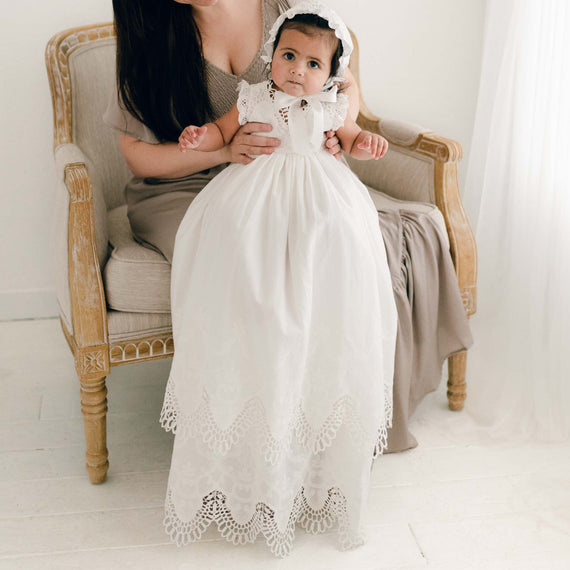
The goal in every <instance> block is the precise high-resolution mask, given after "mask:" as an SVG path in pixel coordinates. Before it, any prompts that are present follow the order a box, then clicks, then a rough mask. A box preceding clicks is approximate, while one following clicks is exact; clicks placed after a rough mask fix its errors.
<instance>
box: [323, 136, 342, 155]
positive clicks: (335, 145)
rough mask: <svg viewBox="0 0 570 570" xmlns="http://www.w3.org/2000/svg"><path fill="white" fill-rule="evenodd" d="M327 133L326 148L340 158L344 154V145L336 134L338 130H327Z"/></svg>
mask: <svg viewBox="0 0 570 570" xmlns="http://www.w3.org/2000/svg"><path fill="white" fill-rule="evenodd" d="M325 134H326V135H327V139H326V140H325V148H326V149H327V151H328V152H330V153H331V154H332V155H333V156H334V157H335V158H336V159H337V160H338V159H339V158H340V157H341V156H342V147H341V146H340V141H339V139H338V137H337V136H336V132H335V131H327V132H326V133H325Z"/></svg>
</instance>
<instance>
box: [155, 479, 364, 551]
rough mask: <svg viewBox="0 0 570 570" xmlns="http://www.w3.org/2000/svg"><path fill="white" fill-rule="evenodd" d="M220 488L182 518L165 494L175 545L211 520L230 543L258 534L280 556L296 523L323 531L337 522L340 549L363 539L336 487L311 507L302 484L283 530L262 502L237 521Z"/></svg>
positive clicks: (243, 541)
mask: <svg viewBox="0 0 570 570" xmlns="http://www.w3.org/2000/svg"><path fill="white" fill-rule="evenodd" d="M226 501H227V498H226V496H225V495H224V493H222V492H221V491H212V492H211V493H209V494H208V495H206V496H205V497H204V498H203V499H202V506H201V507H200V510H199V511H198V512H197V513H196V516H195V517H194V518H193V519H192V520H190V521H188V522H183V521H182V520H181V519H180V518H179V517H178V516H177V514H176V510H175V507H174V503H173V501H172V496H171V493H170V492H169V493H168V494H167V498H166V511H165V517H164V526H165V529H166V532H167V533H168V534H169V535H170V537H171V539H172V541H173V542H175V543H176V545H177V546H184V545H186V544H188V543H190V542H196V541H197V540H199V539H200V538H201V536H202V534H203V533H204V532H205V531H206V529H207V528H208V527H209V526H210V525H211V524H212V523H213V522H215V523H216V524H217V526H218V530H219V531H220V534H221V536H222V537H223V538H225V539H226V540H227V541H228V542H232V543H233V544H236V545H237V544H246V543H252V542H254V541H255V540H256V538H257V537H258V536H259V535H260V534H261V535H263V536H264V537H265V540H266V542H267V546H268V547H269V548H270V550H271V552H273V554H275V556H278V557H280V558H283V557H285V556H287V555H288V554H289V553H290V551H291V545H292V543H293V540H294V538H295V525H296V524H297V523H299V524H300V526H301V527H302V528H303V529H304V530H305V531H307V532H308V533H311V534H318V533H323V532H325V531H326V530H328V529H329V528H331V527H332V526H333V524H334V523H335V522H338V533H339V542H340V546H341V548H342V549H343V550H347V549H349V548H354V547H356V546H360V545H361V544H362V543H363V542H364V540H363V538H362V536H361V535H360V534H355V533H353V532H351V528H350V523H349V518H348V514H347V507H346V498H345V496H344V495H343V494H342V492H341V491H340V489H338V488H331V489H329V490H328V496H327V498H326V499H325V501H324V503H323V505H322V507H321V508H319V509H314V508H312V507H311V506H310V505H309V504H308V502H307V499H306V497H305V493H304V488H303V487H302V488H301V489H300V490H299V492H298V493H297V496H296V497H295V500H294V503H293V508H292V510H291V514H290V516H289V520H288V522H287V526H286V528H285V530H284V531H280V530H279V528H278V525H277V522H276V520H275V518H276V517H275V511H274V510H273V509H272V508H271V507H269V506H268V505H266V504H264V503H258V504H257V506H256V508H255V512H254V513H253V514H252V516H251V518H250V520H249V521H247V522H246V523H238V522H236V520H235V518H234V517H233V515H232V513H231V510H230V509H229V508H228V506H227V504H226Z"/></svg>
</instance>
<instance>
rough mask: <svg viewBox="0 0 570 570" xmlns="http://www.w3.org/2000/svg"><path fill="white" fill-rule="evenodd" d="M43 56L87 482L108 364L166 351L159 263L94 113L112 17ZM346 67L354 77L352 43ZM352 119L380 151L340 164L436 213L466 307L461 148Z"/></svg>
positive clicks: (107, 63)
mask: <svg viewBox="0 0 570 570" xmlns="http://www.w3.org/2000/svg"><path fill="white" fill-rule="evenodd" d="M46 65H47V69H48V75H49V80H50V88H51V95H52V101H53V110H54V155H55V163H56V177H57V178H56V214H55V231H56V239H55V257H56V265H57V268H56V280H57V282H56V288H57V298H58V302H59V307H60V316H61V325H62V329H63V331H64V334H65V336H66V338H67V341H68V343H69V346H70V348H71V350H72V352H73V354H74V358H75V366H76V370H77V374H78V377H79V381H80V385H81V407H82V412H83V418H84V426H85V437H86V448H87V452H86V456H87V471H88V473H89V477H90V479H91V481H92V482H96V483H97V482H102V481H104V480H105V477H106V473H107V469H108V452H107V446H106V412H107V399H106V396H107V390H106V387H105V378H106V376H107V375H108V374H109V372H110V369H111V367H112V366H117V365H120V364H126V363H130V362H140V361H144V360H150V359H155V358H164V357H168V356H171V355H172V354H173V350H174V346H173V342H172V330H171V320H170V265H169V264H168V262H167V261H166V260H165V259H164V257H162V255H160V254H159V253H157V252H154V251H152V250H150V249H147V248H144V247H142V246H141V245H139V244H138V243H137V242H136V241H135V240H134V239H133V237H132V235H131V231H130V227H129V224H128V220H127V215H126V206H125V204H124V197H123V187H124V185H125V183H126V182H127V180H128V179H129V178H130V176H131V175H130V173H129V171H128V169H127V166H126V164H125V161H124V160H123V158H122V156H121V153H120V151H119V148H118V137H117V135H116V133H115V132H114V131H113V130H112V129H110V128H109V127H107V126H105V125H104V123H103V122H102V120H101V117H102V115H103V112H104V110H105V108H106V106H107V102H108V100H109V97H110V96H112V93H113V89H114V85H115V34H114V29H113V26H112V25H111V24H103V25H93V26H85V27H83V28H74V29H71V30H66V31H64V32H61V33H59V34H57V35H56V36H54V37H53V38H52V39H51V40H50V41H49V43H48V46H47V50H46ZM351 68H352V70H353V73H354V74H355V76H356V78H357V80H358V50H357V49H356V51H355V54H354V56H353V58H352V63H351ZM359 122H360V124H361V125H362V126H364V127H365V128H368V129H370V130H376V131H379V132H380V133H381V134H382V135H383V136H385V137H386V138H387V139H388V140H389V142H390V150H389V152H388V154H387V155H386V157H385V158H383V159H382V160H381V161H378V162H375V161H368V162H358V161H351V166H352V167H353V169H354V170H355V171H356V172H357V174H358V175H359V176H360V177H361V179H362V180H363V181H364V182H365V183H366V184H367V185H368V186H369V187H370V193H371V197H372V199H373V201H374V202H375V204H376V205H377V207H378V209H390V208H394V209H397V208H402V207H405V208H406V209H415V210H417V211H422V212H425V213H426V215H430V216H433V217H434V218H435V219H436V220H437V221H438V223H439V224H440V225H441V227H442V229H443V230H444V233H445V234H446V235H449V242H450V248H451V253H452V256H453V259H454V262H455V265H456V269H457V274H458V279H459V284H460V288H461V292H462V295H463V299H464V304H465V309H466V311H467V313H468V314H471V313H473V312H474V311H475V273H476V258H475V244H474V240H473V235H472V232H471V229H470V227H469V224H468V222H467V218H466V217H465V213H464V211H463V208H462V206H461V201H460V197H459V192H458V187H457V161H458V160H459V159H460V157H461V147H460V146H459V145H458V144H457V143H455V142H453V141H450V140H447V139H444V138H441V137H438V136H436V135H434V134H433V133H430V132H428V131H426V130H425V129H422V128H420V127H417V126H414V125H409V124H405V123H401V122H396V121H379V120H378V119H377V118H375V117H374V116H373V115H372V114H371V113H370V112H369V111H368V110H367V108H366V106H365V104H364V102H363V101H361V114H360V116H359ZM378 190H381V191H382V192H380V191H378ZM434 204H435V205H437V206H438V207H437V208H436V207H435V206H434ZM449 368H450V379H449V382H448V386H449V391H448V395H449V401H450V407H451V408H452V409H461V407H462V405H463V400H464V398H465V354H464V353H460V354H457V355H454V356H452V357H451V358H450V367H449Z"/></svg>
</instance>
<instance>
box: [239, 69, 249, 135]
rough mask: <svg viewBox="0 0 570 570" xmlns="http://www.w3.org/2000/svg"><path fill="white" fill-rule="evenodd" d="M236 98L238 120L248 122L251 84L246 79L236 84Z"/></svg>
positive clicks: (241, 123)
mask: <svg viewBox="0 0 570 570" xmlns="http://www.w3.org/2000/svg"><path fill="white" fill-rule="evenodd" d="M237 88H238V98H237V101H236V105H237V108H238V112H239V117H238V122H239V124H240V125H245V124H246V123H247V122H249V111H250V109H249V105H250V101H251V96H250V95H251V85H250V84H249V83H248V82H247V81H244V80H242V81H240V82H239V84H238V87H237Z"/></svg>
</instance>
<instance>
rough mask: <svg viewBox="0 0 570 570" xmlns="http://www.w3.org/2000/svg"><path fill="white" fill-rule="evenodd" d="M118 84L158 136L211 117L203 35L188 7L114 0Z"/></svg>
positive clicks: (171, 136)
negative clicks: (203, 52) (203, 51)
mask: <svg viewBox="0 0 570 570" xmlns="http://www.w3.org/2000/svg"><path fill="white" fill-rule="evenodd" d="M113 10H114V13H115V28H116V32H117V85H118V90H119V96H120V99H121V100H122V102H123V104H124V106H125V107H126V109H127V110H128V111H130V113H132V114H133V115H134V116H135V117H136V118H137V119H139V120H140V121H141V122H142V123H144V124H145V125H146V126H147V127H148V128H149V129H150V130H151V131H152V132H153V133H154V134H155V135H156V137H157V138H158V139H159V140H162V141H177V140H178V137H179V136H180V133H181V131H182V130H183V129H184V128H185V127H186V126H187V125H201V124H203V123H205V122H207V121H208V120H210V119H211V115H212V107H211V105H210V99H209V96H208V87H207V84H206V74H205V71H204V58H203V55H202V38H201V36H200V32H199V30H198V27H197V26H196V23H195V22H194V18H193V15H192V7H191V6H189V5H187V4H179V3H177V2H174V0H113Z"/></svg>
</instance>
